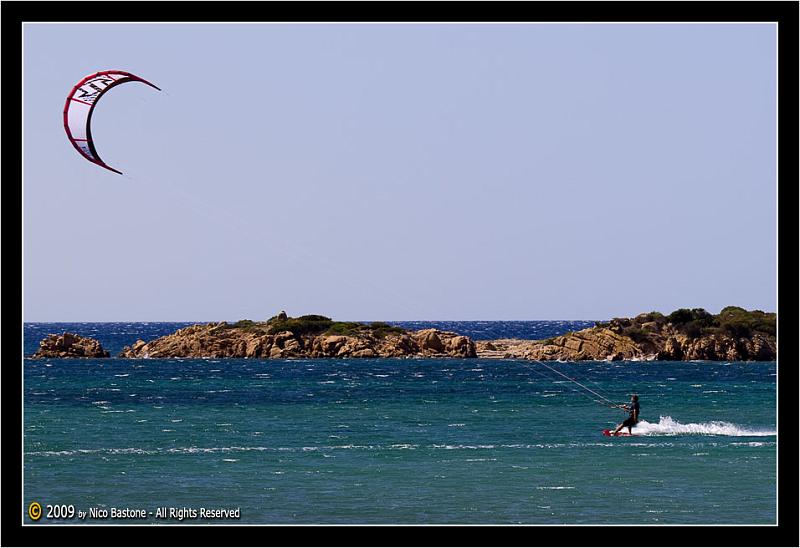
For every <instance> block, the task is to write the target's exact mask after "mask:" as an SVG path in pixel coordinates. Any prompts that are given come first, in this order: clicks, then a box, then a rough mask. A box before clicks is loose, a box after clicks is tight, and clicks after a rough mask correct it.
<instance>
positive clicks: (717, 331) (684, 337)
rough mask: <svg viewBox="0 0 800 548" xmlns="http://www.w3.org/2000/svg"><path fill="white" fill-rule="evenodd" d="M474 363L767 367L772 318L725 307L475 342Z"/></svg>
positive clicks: (773, 348)
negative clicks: (719, 363) (673, 363)
mask: <svg viewBox="0 0 800 548" xmlns="http://www.w3.org/2000/svg"><path fill="white" fill-rule="evenodd" d="M476 350H477V353H478V356H479V357H486V358H523V359H532V360H542V361H545V360H561V361H580V360H593V361H597V360H611V361H614V360H678V361H679V360H715V361H767V360H774V359H776V356H777V345H776V338H775V314H766V313H763V312H760V311H753V312H748V311H746V310H744V309H741V308H738V307H727V308H725V309H723V310H722V312H720V314H719V315H717V316H714V315H712V314H709V313H708V312H706V311H705V310H703V309H700V308H696V309H693V310H688V309H681V310H677V311H675V312H673V313H672V314H670V315H669V316H664V315H662V314H659V313H658V312H651V313H648V314H640V315H639V316H636V317H635V318H615V319H613V320H611V321H610V322H604V323H599V324H598V325H596V326H595V327H590V328H588V329H584V330H581V331H577V332H574V333H567V334H566V335H561V336H558V337H552V338H550V339H545V340H540V341H530V340H521V339H500V340H494V341H477V342H476Z"/></svg>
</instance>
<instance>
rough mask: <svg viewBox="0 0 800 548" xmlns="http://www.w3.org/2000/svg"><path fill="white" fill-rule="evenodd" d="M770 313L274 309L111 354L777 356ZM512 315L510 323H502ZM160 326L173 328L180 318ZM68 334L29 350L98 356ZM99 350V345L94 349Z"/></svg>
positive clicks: (596, 358) (574, 358)
mask: <svg viewBox="0 0 800 548" xmlns="http://www.w3.org/2000/svg"><path fill="white" fill-rule="evenodd" d="M776 319H777V318H776V314H774V313H765V312H762V311H758V310H754V311H747V310H745V309H743V308H740V307H734V306H731V307H726V308H724V309H723V310H722V311H721V312H720V313H719V314H717V315H714V314H710V313H708V312H706V311H705V310H703V309H700V308H695V309H679V310H676V311H674V312H672V313H671V314H669V315H666V316H665V315H663V314H661V313H659V312H648V313H644V314H640V315H638V316H636V317H634V318H614V319H613V320H610V321H608V322H594V323H595V325H594V326H593V327H587V328H584V329H580V330H578V331H570V332H568V333H566V334H564V335H559V336H554V337H549V338H544V339H522V338H508V337H503V338H487V339H483V338H477V337H475V338H470V337H468V336H465V335H463V334H459V333H457V332H454V331H448V330H442V329H436V328H426V329H417V330H415V329H407V328H403V327H398V326H397V325H393V324H396V323H400V322H392V323H388V322H371V323H365V322H341V321H334V320H332V319H331V318H328V317H326V316H320V315H306V316H300V317H297V318H292V317H289V316H287V315H286V313H285V312H281V313H279V314H278V315H276V316H273V317H272V318H270V319H269V320H266V321H252V320H240V321H238V322H236V323H233V324H230V323H228V322H212V323H197V324H192V325H188V326H186V327H182V328H180V329H177V330H176V331H175V332H173V333H171V334H168V335H164V336H161V337H158V338H156V339H153V340H151V341H144V340H141V339H139V340H137V341H136V342H135V343H134V344H133V345H130V346H126V347H125V348H124V349H123V351H122V352H121V353H120V354H119V356H120V357H124V358H161V357H164V358H175V357H180V358H295V357H297V358H389V357H460V358H477V357H481V358H518V359H528V360H549V361H603V360H607V361H621V360H633V361H652V360H669V361H691V360H711V361H772V360H774V359H775V358H776V357H777V348H776V336H775V335H776ZM553 321H554V322H558V321H559V320H553ZM514 322H515V321H513V320H510V321H508V322H506V323H514ZM518 322H519V323H524V322H525V321H524V320H519V321H518ZM531 322H533V321H531ZM565 322H566V321H565ZM29 323H35V322H29ZM97 323H102V322H97ZM108 323H117V322H108ZM128 323H131V322H128ZM134 323H135V322H134ZM140 323H144V322H140ZM165 323H174V324H176V325H180V322H165ZM405 323H406V324H414V323H418V324H425V323H426V322H405ZM438 323H440V324H447V323H452V324H457V323H458V322H438ZM473 323H477V322H473ZM486 323H487V324H491V323H492V321H490V320H487V321H486ZM582 323H589V322H587V321H582ZM75 324H76V325H79V324H80V323H78V322H76V323H75ZM75 335H77V334H75ZM69 341H77V343H78V345H77V346H76V347H75V349H71V348H70V344H71V343H70V344H66V343H65V340H64V336H63V335H62V336H61V338H60V339H59V338H58V337H57V336H55V335H53V336H51V337H50V338H48V339H46V340H45V341H42V343H41V344H40V349H39V351H37V353H36V354H35V356H34V357H87V356H90V357H103V356H102V355H100V354H98V355H96V356H94V355H92V354H88V355H87V354H86V352H87V350H86V348H88V346H87V345H89V346H91V347H92V348H93V349H96V348H97V346H98V344H99V343H97V341H94V342H90V341H89V340H87V339H86V338H85V337H78V339H74V337H72V336H70V337H69ZM73 350H74V351H73ZM93 351H94V350H93ZM98 352H102V349H100V350H99V351H98Z"/></svg>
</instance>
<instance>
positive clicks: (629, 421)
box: [622, 401, 639, 426]
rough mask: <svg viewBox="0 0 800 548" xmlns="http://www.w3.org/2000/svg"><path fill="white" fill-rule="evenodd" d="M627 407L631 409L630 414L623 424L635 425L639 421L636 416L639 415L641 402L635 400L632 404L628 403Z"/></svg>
mask: <svg viewBox="0 0 800 548" xmlns="http://www.w3.org/2000/svg"><path fill="white" fill-rule="evenodd" d="M625 409H627V410H628V411H630V416H629V417H628V418H627V419H625V422H623V423H622V426H633V425H635V424H636V423H637V422H638V421H637V420H636V418H637V417H638V416H639V402H638V401H635V402H633V403H632V404H630V405H626V406H625Z"/></svg>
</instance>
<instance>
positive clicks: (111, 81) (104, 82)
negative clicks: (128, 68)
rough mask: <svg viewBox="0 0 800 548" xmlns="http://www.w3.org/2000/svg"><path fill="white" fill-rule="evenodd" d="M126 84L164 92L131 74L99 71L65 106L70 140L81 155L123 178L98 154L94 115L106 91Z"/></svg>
mask: <svg viewBox="0 0 800 548" xmlns="http://www.w3.org/2000/svg"><path fill="white" fill-rule="evenodd" d="M126 82H142V83H143V84H147V85H148V86H150V87H153V88H156V89H157V90H158V91H161V88H159V87H158V86H156V85H154V84H151V83H150V82H148V81H147V80H145V79H144V78H139V77H138V76H136V75H135V74H131V73H130V72H124V71H121V70H104V71H101V72H95V73H94V74H90V75H89V76H87V77H85V78H83V79H82V80H81V81H80V82H78V83H77V84H75V87H73V88H72V91H70V92H69V95H68V96H67V102H66V103H65V104H64V129H65V130H66V132H67V138H68V139H69V142H70V143H72V146H74V147H75V150H77V151H78V152H79V153H80V155H81V156H83V157H84V158H86V159H87V160H89V161H90V162H92V163H93V164H97V165H99V166H101V167H104V168H106V169H108V170H110V171H113V172H114V173H119V174H120V175H122V172H121V171H117V170H116V169H114V168H113V167H111V166H109V165H108V164H106V163H105V162H104V161H103V160H101V159H100V156H99V155H98V154H97V149H96V148H95V146H94V141H93V140H92V127H91V126H92V113H93V112H94V107H95V106H96V105H97V101H99V100H100V97H102V96H103V94H104V93H105V92H107V91H108V90H110V89H111V88H113V87H114V86H116V85H119V84H124V83H126Z"/></svg>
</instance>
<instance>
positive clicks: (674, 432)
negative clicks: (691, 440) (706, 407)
mask: <svg viewBox="0 0 800 548" xmlns="http://www.w3.org/2000/svg"><path fill="white" fill-rule="evenodd" d="M633 433H634V434H638V435H640V436H681V435H687V434H688V435H693V434H700V435H707V436H738V437H745V436H775V435H776V434H777V432H776V431H775V430H767V429H754V428H747V427H743V426H739V425H737V424H733V423H732V422H725V421H710V422H690V423H686V424H683V423H681V422H678V421H676V420H675V419H673V418H672V417H670V416H666V417H665V416H663V415H662V416H661V417H659V421H658V423H655V424H653V423H650V422H647V421H639V422H638V423H637V424H636V426H635V427H634V428H633Z"/></svg>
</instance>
